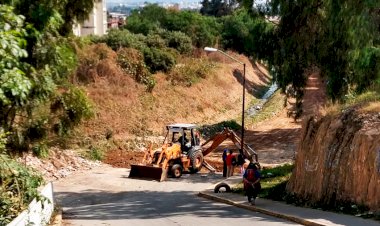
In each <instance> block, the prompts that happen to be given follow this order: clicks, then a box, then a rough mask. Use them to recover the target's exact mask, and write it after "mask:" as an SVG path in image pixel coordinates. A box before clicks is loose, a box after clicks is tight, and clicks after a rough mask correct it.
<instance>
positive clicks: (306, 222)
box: [198, 192, 325, 226]
mask: <svg viewBox="0 0 380 226" xmlns="http://www.w3.org/2000/svg"><path fill="white" fill-rule="evenodd" d="M198 196H199V197H203V198H207V199H210V200H213V201H217V202H222V203H225V204H228V205H232V206H236V207H239V208H243V209H247V210H251V211H256V212H259V213H262V214H266V215H269V216H272V217H277V218H282V219H285V220H288V221H292V222H295V223H298V224H302V225H306V226H325V225H323V224H319V223H316V222H313V221H309V220H305V219H302V218H300V217H297V216H293V215H287V214H283V213H278V212H274V211H270V210H266V209H263V208H260V207H257V206H248V205H244V204H240V203H237V202H234V201H232V200H229V199H225V198H221V197H218V196H215V195H211V194H207V193H204V192H199V193H198Z"/></svg>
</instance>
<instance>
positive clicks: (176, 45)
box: [163, 31, 193, 54]
mask: <svg viewBox="0 0 380 226" xmlns="http://www.w3.org/2000/svg"><path fill="white" fill-rule="evenodd" d="M163 36H164V38H165V40H166V42H167V46H168V47H169V48H173V49H176V50H177V51H178V52H180V53H181V54H188V53H191V50H192V48H193V46H192V44H191V43H192V41H191V38H190V37H189V36H187V35H186V34H185V33H182V32H180V31H167V32H165V33H164V34H163Z"/></svg>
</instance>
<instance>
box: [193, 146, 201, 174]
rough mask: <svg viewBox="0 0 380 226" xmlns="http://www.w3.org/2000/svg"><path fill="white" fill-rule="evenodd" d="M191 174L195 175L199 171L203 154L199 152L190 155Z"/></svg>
mask: <svg viewBox="0 0 380 226" xmlns="http://www.w3.org/2000/svg"><path fill="white" fill-rule="evenodd" d="M190 161H191V165H192V166H191V172H192V173H196V172H198V171H200V170H201V168H202V164H203V154H202V152H201V151H195V152H192V153H191V154H190Z"/></svg>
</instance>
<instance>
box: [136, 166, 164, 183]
mask: <svg viewBox="0 0 380 226" xmlns="http://www.w3.org/2000/svg"><path fill="white" fill-rule="evenodd" d="M166 177H167V170H164V169H162V168H161V167H155V166H143V165H131V171H130V173H129V178H140V179H148V180H157V181H164V180H165V179H166Z"/></svg>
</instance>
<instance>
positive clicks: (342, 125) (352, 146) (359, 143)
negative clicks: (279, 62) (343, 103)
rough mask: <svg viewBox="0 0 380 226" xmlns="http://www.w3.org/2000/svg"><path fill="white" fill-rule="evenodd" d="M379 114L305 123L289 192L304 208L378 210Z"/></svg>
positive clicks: (348, 112)
mask: <svg viewBox="0 0 380 226" xmlns="http://www.w3.org/2000/svg"><path fill="white" fill-rule="evenodd" d="M379 110H380V108H379V109H378V110H377V111H370V112H366V111H364V112H362V111H361V110H358V109H355V108H353V109H349V110H346V111H345V112H343V113H342V114H337V115H333V116H326V117H324V118H322V119H320V120H314V119H313V118H309V120H306V121H305V123H304V126H303V132H302V138H301V143H300V146H299V147H298V155H297V160H296V170H295V172H294V173H293V175H292V177H291V180H290V183H289V184H288V190H289V191H291V192H293V193H294V194H296V195H297V196H299V197H301V198H302V199H304V200H307V201H308V202H309V203H320V204H325V205H328V206H335V205H338V203H347V202H348V203H356V204H361V205H365V206H368V207H370V208H371V209H374V210H378V209H380V192H379V191H380V161H379V159H380V129H379V128H380V113H378V112H379Z"/></svg>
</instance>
